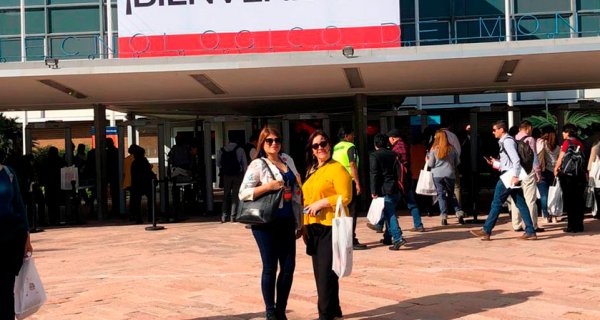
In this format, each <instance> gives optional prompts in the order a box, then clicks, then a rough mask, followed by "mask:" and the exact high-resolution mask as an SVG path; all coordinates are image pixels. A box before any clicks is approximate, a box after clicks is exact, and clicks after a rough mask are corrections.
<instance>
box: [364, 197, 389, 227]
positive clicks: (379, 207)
mask: <svg viewBox="0 0 600 320" xmlns="http://www.w3.org/2000/svg"><path fill="white" fill-rule="evenodd" d="M384 200H385V199H384V197H377V198H375V199H373V200H371V206H369V213H367V220H369V222H370V223H371V224H378V223H379V221H380V220H381V216H382V215H383V207H384V205H385V204H384Z"/></svg>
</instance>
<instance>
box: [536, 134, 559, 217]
mask: <svg viewBox="0 0 600 320" xmlns="http://www.w3.org/2000/svg"><path fill="white" fill-rule="evenodd" d="M536 150H537V152H538V159H540V168H541V170H542V173H541V179H540V181H539V182H538V190H539V191H540V206H541V207H542V217H543V218H544V219H546V221H547V222H548V223H550V222H552V216H551V215H550V213H548V193H549V191H550V186H551V185H552V183H553V182H554V166H555V165H556V160H557V159H558V155H559V153H560V146H558V145H557V144H556V131H555V130H554V128H553V127H551V126H548V127H544V128H542V136H541V137H540V138H539V139H537V141H536Z"/></svg>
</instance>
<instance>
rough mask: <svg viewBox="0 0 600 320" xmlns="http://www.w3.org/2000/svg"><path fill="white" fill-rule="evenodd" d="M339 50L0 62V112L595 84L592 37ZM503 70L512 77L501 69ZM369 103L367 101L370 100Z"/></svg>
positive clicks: (254, 103)
mask: <svg viewBox="0 0 600 320" xmlns="http://www.w3.org/2000/svg"><path fill="white" fill-rule="evenodd" d="M355 56H356V57H354V58H346V57H344V56H343V55H342V52H341V51H338V50H336V51H325V52H300V53H273V54H240V55H221V56H198V57H169V58H145V59H115V60H60V61H59V62H58V68H57V69H50V68H48V67H46V66H45V65H44V62H43V61H38V62H25V63H5V64H0V87H1V88H3V90H1V91H0V111H8V110H40V109H46V110H48V109H69V108H82V107H90V106H92V105H94V104H104V105H107V107H108V108H110V109H113V110H118V111H122V112H134V113H136V114H154V115H165V116H171V117H173V116H176V115H186V114H187V115H207V116H210V115H224V114H233V115H235V114H246V115H253V114H263V115H264V114H271V115H277V114H286V113H297V112H314V111H316V110H320V111H323V110H326V111H334V110H338V109H339V108H343V107H348V110H351V108H352V105H353V103H352V99H351V97H352V96H354V95H356V94H366V95H369V96H371V97H373V96H379V97H380V98H379V99H378V100H377V101H376V102H377V103H379V104H382V105H385V104H388V103H398V102H400V103H401V102H402V101H403V97H404V96H415V95H440V94H461V93H489V92H506V91H512V92H518V91H543V90H562V89H583V88H597V87H600V72H598V71H599V69H598V66H600V37H593V38H573V39H551V40H532V41H515V42H509V43H507V42H498V43H477V44H460V45H441V46H426V47H405V48H392V49H372V50H356V52H355ZM509 71H512V72H509ZM371 99H372V98H370V99H369V105H371V101H372V100H371Z"/></svg>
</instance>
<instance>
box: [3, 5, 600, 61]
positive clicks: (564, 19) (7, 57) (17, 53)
mask: <svg viewBox="0 0 600 320" xmlns="http://www.w3.org/2000/svg"><path fill="white" fill-rule="evenodd" d="M105 1H107V0H25V6H26V27H25V28H26V37H27V40H26V55H27V60H42V59H44V57H57V58H61V59H96V58H104V57H107V56H108V53H109V51H112V52H114V53H115V56H116V53H117V41H116V39H117V26H118V23H117V10H116V7H117V0H108V1H110V2H111V3H112V21H113V31H114V36H113V37H114V40H115V41H114V45H113V48H109V47H108V40H107V30H106V25H107V17H106V8H105V6H104V5H103V3H104V2H105ZM399 1H400V8H401V19H402V20H401V29H402V45H403V46H413V45H415V44H416V42H417V36H416V29H417V28H416V27H415V26H416V23H417V20H418V21H419V22H418V23H419V29H420V31H419V38H420V40H419V44H420V45H439V44H454V43H474V42H498V41H504V40H505V30H504V0H399ZM416 1H419V12H420V14H419V19H415V2H416ZM512 1H513V3H514V10H513V11H514V12H513V13H512V15H511V16H512V20H513V24H512V25H513V28H512V30H513V31H512V35H513V37H514V39H515V40H531V39H550V38H568V37H591V36H598V35H600V0H576V1H572V0H544V1H540V0H512ZM19 3H20V1H19V0H2V1H0V62H10V61H20V60H21V49H20V33H21V27H20V18H21V17H20V11H19ZM572 6H573V7H572Z"/></svg>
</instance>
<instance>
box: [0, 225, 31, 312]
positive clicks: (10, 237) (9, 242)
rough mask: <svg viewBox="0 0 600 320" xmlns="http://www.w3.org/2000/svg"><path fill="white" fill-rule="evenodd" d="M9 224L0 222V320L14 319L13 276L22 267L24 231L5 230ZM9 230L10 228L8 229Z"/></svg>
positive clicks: (25, 236) (25, 234)
mask: <svg viewBox="0 0 600 320" xmlns="http://www.w3.org/2000/svg"><path fill="white" fill-rule="evenodd" d="M9 225H10V223H7V222H6V221H4V220H0V227H1V228H0V231H1V232H2V233H3V234H2V235H0V237H2V238H1V239H0V256H1V257H2V262H1V263H0V320H14V319H15V295H14V293H13V290H14V288H15V276H16V275H17V273H18V272H19V270H20V269H21V266H22V265H23V255H24V254H25V241H26V239H27V233H26V232H25V230H22V231H15V230H11V229H7V228H6V227H7V226H9ZM9 228H10V227H9Z"/></svg>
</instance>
